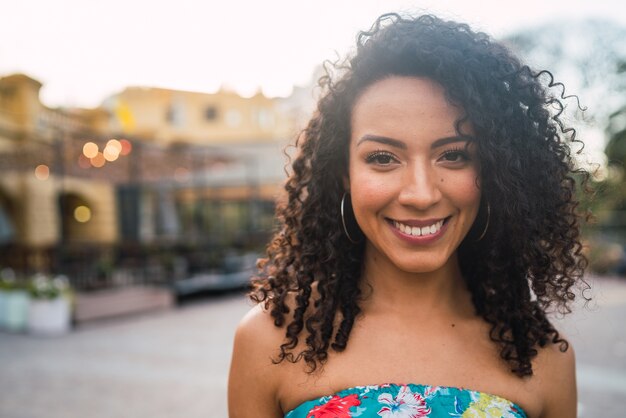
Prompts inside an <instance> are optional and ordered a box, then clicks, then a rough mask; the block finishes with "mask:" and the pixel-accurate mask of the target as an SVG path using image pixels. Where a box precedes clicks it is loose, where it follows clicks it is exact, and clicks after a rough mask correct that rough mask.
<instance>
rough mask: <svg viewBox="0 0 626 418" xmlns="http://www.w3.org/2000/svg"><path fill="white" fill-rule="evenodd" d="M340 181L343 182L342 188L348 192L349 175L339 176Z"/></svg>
mask: <svg viewBox="0 0 626 418" xmlns="http://www.w3.org/2000/svg"><path fill="white" fill-rule="evenodd" d="M341 180H342V182H343V189H344V190H345V191H346V192H348V193H350V177H348V175H347V174H346V175H344V176H342V178H341Z"/></svg>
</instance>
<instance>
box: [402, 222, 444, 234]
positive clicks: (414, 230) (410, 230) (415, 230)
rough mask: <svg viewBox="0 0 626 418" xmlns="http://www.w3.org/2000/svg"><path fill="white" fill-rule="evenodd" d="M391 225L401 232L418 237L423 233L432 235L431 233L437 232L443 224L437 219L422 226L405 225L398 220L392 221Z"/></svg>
mask: <svg viewBox="0 0 626 418" xmlns="http://www.w3.org/2000/svg"><path fill="white" fill-rule="evenodd" d="M393 225H394V226H395V227H396V228H397V229H399V230H400V231H402V233H404V234H407V235H413V236H415V237H419V236H424V235H432V234H436V233H437V232H439V230H440V229H441V226H442V225H443V220H441V221H437V222H435V223H434V224H432V225H430V226H424V227H422V228H420V227H417V226H413V227H411V226H409V225H405V224H403V223H400V222H398V221H393Z"/></svg>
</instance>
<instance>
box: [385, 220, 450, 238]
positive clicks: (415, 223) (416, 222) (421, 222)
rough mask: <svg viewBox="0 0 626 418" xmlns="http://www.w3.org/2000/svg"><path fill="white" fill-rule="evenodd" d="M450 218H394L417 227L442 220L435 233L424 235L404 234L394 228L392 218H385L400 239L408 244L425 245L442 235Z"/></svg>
mask: <svg viewBox="0 0 626 418" xmlns="http://www.w3.org/2000/svg"><path fill="white" fill-rule="evenodd" d="M450 218H452V217H451V216H448V217H446V218H437V219H425V220H417V219H412V220H399V219H395V221H397V222H400V223H403V224H405V225H409V226H417V227H424V226H428V225H432V224H434V223H435V222H439V221H441V220H443V221H444V222H443V225H442V226H441V228H440V229H439V231H437V232H436V233H435V234H429V235H426V236H415V235H408V234H405V233H404V232H402V231H400V230H399V229H398V228H396V227H395V226H394V225H393V222H394V219H390V218H387V225H389V228H391V231H392V232H393V233H394V234H395V235H396V236H397V237H398V238H400V239H402V240H403V241H405V242H408V243H410V244H414V245H426V244H432V243H433V242H435V241H437V240H439V239H440V238H441V237H442V236H443V234H444V233H445V232H446V230H447V229H448V224H449V223H450V222H449V221H450Z"/></svg>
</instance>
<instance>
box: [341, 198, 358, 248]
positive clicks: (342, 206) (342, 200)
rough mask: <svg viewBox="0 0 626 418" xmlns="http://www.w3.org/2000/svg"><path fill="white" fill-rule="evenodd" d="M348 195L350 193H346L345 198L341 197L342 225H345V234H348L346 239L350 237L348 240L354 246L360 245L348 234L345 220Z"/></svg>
mask: <svg viewBox="0 0 626 418" xmlns="http://www.w3.org/2000/svg"><path fill="white" fill-rule="evenodd" d="M347 194H348V192H344V193H343V196H342V197H341V224H342V225H343V232H344V233H345V234H346V237H348V240H350V242H351V243H353V244H359V243H360V242H361V241H357V240H355V239H353V238H352V237H351V236H350V233H349V232H348V226H347V225H346V218H345V213H344V202H345V200H346V195H347Z"/></svg>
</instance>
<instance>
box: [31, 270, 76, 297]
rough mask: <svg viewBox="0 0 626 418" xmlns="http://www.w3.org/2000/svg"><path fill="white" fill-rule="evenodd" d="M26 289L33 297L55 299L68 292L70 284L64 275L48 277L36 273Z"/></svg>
mask: <svg viewBox="0 0 626 418" xmlns="http://www.w3.org/2000/svg"><path fill="white" fill-rule="evenodd" d="M28 291H29V293H30V296H31V297H32V298H33V299H56V298H59V297H61V296H64V295H67V294H69V293H70V285H69V282H68V280H67V278H66V277H64V276H57V277H55V278H50V277H48V276H46V275H43V274H36V275H35V276H33V278H32V279H31V280H30V283H29V286H28Z"/></svg>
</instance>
